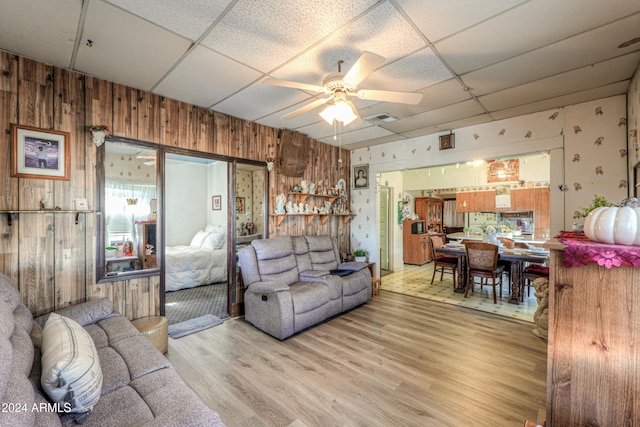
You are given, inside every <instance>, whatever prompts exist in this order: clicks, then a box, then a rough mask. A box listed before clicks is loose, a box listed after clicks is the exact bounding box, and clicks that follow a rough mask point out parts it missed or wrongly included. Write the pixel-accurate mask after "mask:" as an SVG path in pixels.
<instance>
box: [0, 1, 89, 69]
mask: <svg viewBox="0 0 640 427" xmlns="http://www.w3.org/2000/svg"><path fill="white" fill-rule="evenodd" d="M0 9H1V11H0V28H1V29H2V30H1V32H0V49H6V50H8V51H10V52H15V53H19V54H21V55H23V56H26V57H28V58H32V59H37V60H39V61H41V62H44V63H47V64H53V65H57V66H59V67H65V68H69V66H70V64H71V56H72V54H73V46H74V43H75V39H76V31H77V28H78V21H79V19H80V11H81V10H82V2H80V1H77V0H50V1H44V2H34V1H24V0H2V6H0ZM34 35H37V37H34Z"/></svg>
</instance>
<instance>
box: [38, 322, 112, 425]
mask: <svg viewBox="0 0 640 427" xmlns="http://www.w3.org/2000/svg"><path fill="white" fill-rule="evenodd" d="M40 383H41V384H42V388H43V389H44V391H45V392H46V393H47V395H48V396H49V398H50V399H51V400H52V401H53V402H54V403H58V402H59V403H61V405H60V407H61V408H62V409H64V411H65V412H71V413H81V414H83V413H88V412H91V410H92V409H93V407H94V405H95V404H96V403H98V399H100V393H101V392H102V369H101V368H100V360H99V358H98V351H97V350H96V346H95V344H94V342H93V339H91V336H90V335H89V333H88V332H87V331H86V330H85V329H84V328H83V327H82V326H80V325H79V324H78V323H77V322H75V321H73V320H71V319H69V318H67V317H63V316H60V315H58V314H56V313H51V314H50V315H49V319H48V320H47V323H46V324H45V326H44V329H43V331H42V377H41V378H40Z"/></svg>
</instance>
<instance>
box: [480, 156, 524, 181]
mask: <svg viewBox="0 0 640 427" xmlns="http://www.w3.org/2000/svg"><path fill="white" fill-rule="evenodd" d="M518 165H519V163H518V159H512V160H494V161H492V162H489V167H488V169H487V182H509V181H518V174H519V172H518Z"/></svg>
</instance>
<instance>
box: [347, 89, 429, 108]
mask: <svg viewBox="0 0 640 427" xmlns="http://www.w3.org/2000/svg"><path fill="white" fill-rule="evenodd" d="M356 96H357V97H358V98H360V99H366V100H369V101H385V102H399V103H401V104H412V105H416V104H418V103H419V102H420V101H421V100H422V94H421V93H414V92H394V91H390V90H375V89H362V90H359V91H358V93H356Z"/></svg>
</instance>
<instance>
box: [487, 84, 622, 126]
mask: <svg viewBox="0 0 640 427" xmlns="http://www.w3.org/2000/svg"><path fill="white" fill-rule="evenodd" d="M628 88H629V80H624V81H620V82H615V83H612V84H610V85H606V86H601V87H597V88H595V89H588V90H583V91H580V92H575V93H570V94H568V95H563V96H558V97H556V98H550V99H545V100H544V101H538V102H533V103H531V104H526V105H520V106H518V107H514V108H508V109H505V110H498V111H494V112H492V113H491V115H492V116H493V117H494V118H495V119H496V120H501V119H506V118H510V117H516V116H523V115H526V114H531V113H536V112H539V111H545V110H550V109H553V108H559V107H563V106H566V105H574V104H580V103H583V102H588V101H594V100H596V99H602V98H608V97H611V96H615V95H620V94H624V93H626V92H627V89H628Z"/></svg>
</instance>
